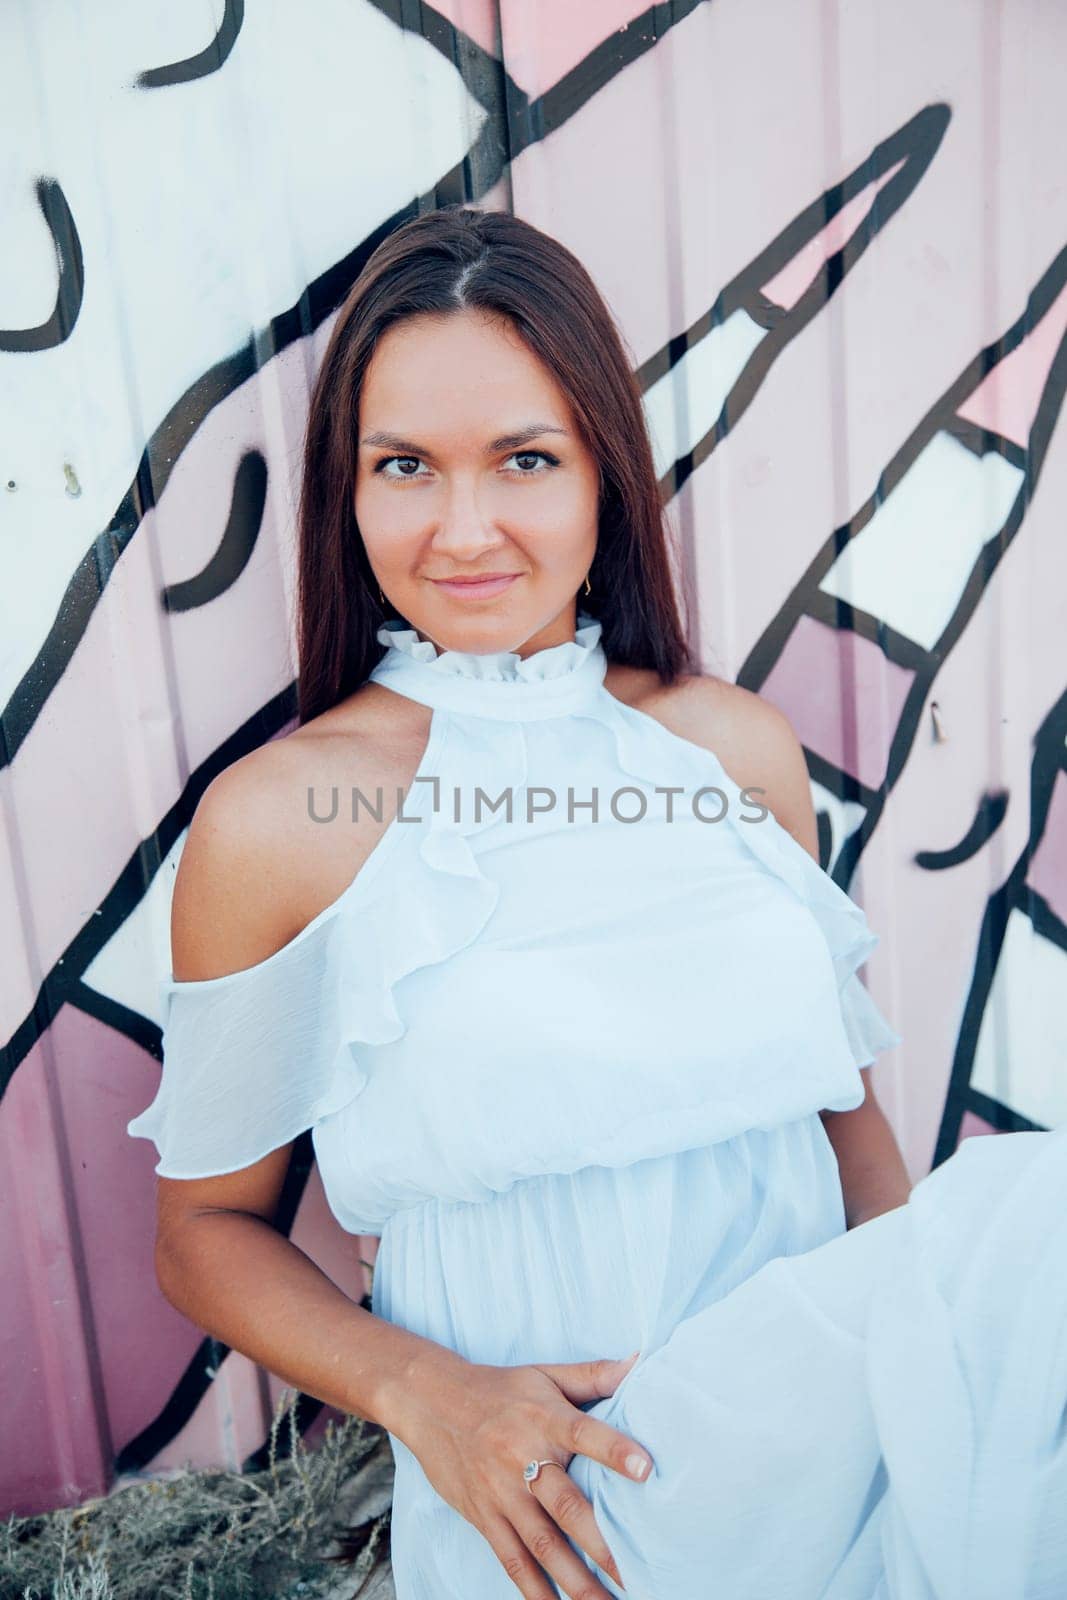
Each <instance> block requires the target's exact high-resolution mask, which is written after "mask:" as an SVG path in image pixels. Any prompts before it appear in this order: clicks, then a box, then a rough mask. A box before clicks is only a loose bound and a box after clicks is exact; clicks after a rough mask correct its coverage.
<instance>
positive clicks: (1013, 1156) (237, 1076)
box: [128, 615, 1067, 1600]
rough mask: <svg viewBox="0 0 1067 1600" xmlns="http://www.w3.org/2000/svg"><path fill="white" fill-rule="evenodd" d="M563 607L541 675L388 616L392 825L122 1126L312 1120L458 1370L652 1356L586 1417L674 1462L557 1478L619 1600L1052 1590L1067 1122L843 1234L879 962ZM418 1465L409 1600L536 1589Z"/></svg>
mask: <svg viewBox="0 0 1067 1600" xmlns="http://www.w3.org/2000/svg"><path fill="white" fill-rule="evenodd" d="M578 622H579V625H578V628H577V630H576V636H575V638H574V640H573V641H568V642H566V643H564V644H560V645H556V646H553V647H550V648H548V649H544V650H541V651H538V652H536V653H535V654H533V655H531V656H528V657H526V658H525V659H523V658H521V657H520V656H518V655H516V654H514V653H511V652H506V651H502V652H497V653H494V654H489V655H476V654H473V653H464V652H458V651H445V652H442V653H440V654H438V652H437V651H436V649H435V647H434V646H433V645H432V644H431V643H428V642H424V641H420V640H419V638H418V636H417V634H416V633H415V632H414V630H412V629H410V628H406V627H404V626H403V625H401V624H400V623H399V622H394V623H391V624H386V625H385V626H384V627H383V628H382V629H381V630H380V632H379V635H378V637H379V639H380V640H381V642H382V644H383V645H386V646H387V647H388V648H387V650H386V653H385V655H384V656H383V658H382V660H381V661H380V662H379V664H378V665H377V667H376V668H375V669H374V672H373V673H372V677H373V679H374V680H376V681H377V682H379V683H380V684H383V685H384V686H385V687H387V688H388V689H391V690H393V691H394V692H396V693H398V694H400V695H404V696H406V697H408V698H409V699H412V700H416V701H419V702H421V703H422V704H425V705H427V706H429V707H431V708H432V712H433V715H432V721H431V726H430V733H429V740H428V744H427V747H426V750H425V752H424V754H423V757H422V760H421V762H420V765H419V771H418V774H417V777H416V780H415V781H414V782H413V784H412V785H411V788H410V790H409V791H408V795H407V797H406V798H405V801H404V805H403V807H402V809H401V811H400V813H399V814H398V815H397V816H396V817H395V818H394V820H393V821H392V822H391V823H390V824H389V825H388V827H387V828H386V830H385V832H384V834H383V835H382V837H381V839H380V840H379V842H378V844H377V845H376V846H375V848H374V850H373V851H372V852H371V854H370V856H369V857H368V859H367V860H366V862H365V864H364V865H363V866H362V867H361V869H360V870H359V872H358V874H357V875H356V877H355V878H354V879H353V881H352V882H351V883H350V884H349V886H348V887H347V888H346V889H345V890H344V891H343V892H342V893H341V895H340V896H339V897H338V898H337V899H336V900H335V901H334V902H333V903H332V904H331V905H330V906H328V907H327V908H326V909H325V910H324V911H323V912H321V913H320V915H319V916H317V917H316V918H315V919H314V920H313V921H312V922H311V923H310V924H309V925H308V926H307V927H306V928H305V929H304V930H303V931H302V932H301V933H300V934H299V935H297V937H296V938H294V939H293V940H291V941H290V943H289V944H287V945H285V946H284V947H283V948H282V949H280V950H279V951H277V952H276V953H275V954H274V955H272V956H269V957H268V958H267V959H266V960H264V961H262V962H259V963H258V964H257V965H255V966H254V967H251V968H248V969H246V970H244V971H242V972H237V973H233V974H231V975H228V976H225V977H221V978H214V979H206V980H202V981H199V982H181V983H178V982H174V981H173V980H171V979H168V980H167V981H165V983H164V984H163V986H162V998H163V1002H164V1064H163V1074H162V1079H161V1084H160V1088H159V1092H158V1094H157V1096H156V1098H155V1099H154V1100H153V1102H152V1104H151V1105H150V1106H149V1107H148V1108H147V1110H146V1111H144V1112H142V1113H141V1115H140V1116H138V1117H136V1118H134V1120H133V1121H132V1122H130V1123H129V1125H128V1131H129V1133H131V1134H133V1135H135V1136H139V1137H147V1138H151V1139H152V1140H154V1142H155V1144H156V1146H157V1148H158V1150H159V1152H160V1161H159V1163H158V1165H157V1167H156V1171H157V1172H158V1173H160V1174H162V1175H164V1176H167V1177H172V1178H183V1177H184V1178H192V1177H203V1176H207V1175H210V1174H216V1173H223V1172H231V1171H234V1170H236V1169H237V1168H240V1167H243V1166H245V1165H247V1164H248V1163H250V1162H253V1161H255V1160H257V1159H259V1158H260V1157H261V1156H263V1155H265V1154H266V1153H267V1152H268V1151H269V1150H272V1149H274V1148H276V1147H277V1146H279V1145H281V1144H283V1143H286V1142H287V1141H289V1140H291V1139H293V1138H295V1136H296V1135H297V1134H298V1133H300V1132H301V1131H302V1130H303V1129H306V1128H311V1129H312V1130H313V1134H312V1137H313V1143H314V1148H315V1153H316V1158H317V1163H318V1167H319V1172H320V1175H321V1178H322V1182H323V1186H324V1188H325V1192H326V1195H327V1198H328V1201H329V1204H330V1207H331V1209H332V1210H333V1212H334V1214H335V1216H336V1217H337V1219H338V1221H339V1222H340V1224H341V1226H342V1227H344V1228H346V1229H348V1230H350V1231H352V1232H354V1233H371V1234H378V1235H380V1236H381V1242H380V1247H379V1252H378V1256H377V1261H376V1266H375V1274H374V1292H373V1306H374V1310H375V1311H376V1313H377V1314H378V1315H379V1316H382V1317H384V1318H387V1319H388V1320H390V1321H392V1322H395V1323H398V1324H401V1325H403V1326H404V1327H406V1328H410V1329H412V1330H414V1331H415V1332H417V1333H420V1334H422V1335H424V1336H426V1337H428V1338H430V1339H434V1340H436V1341H438V1342H439V1343H441V1344H443V1345H447V1346H448V1347H449V1348H451V1349H453V1350H456V1351H458V1352H459V1353H460V1354H462V1355H463V1356H465V1357H467V1358H468V1359H470V1360H473V1361H479V1362H491V1363H498V1364H512V1363H525V1362H532V1361H553V1362H562V1361H576V1360H581V1359H585V1358H589V1357H598V1356H625V1355H627V1354H628V1353H629V1352H630V1351H633V1350H635V1349H639V1350H640V1352H641V1354H640V1357H639V1359H638V1361H637V1362H636V1364H635V1365H634V1367H633V1369H632V1370H631V1371H630V1373H629V1374H628V1375H627V1377H626V1378H625V1379H624V1380H623V1383H622V1384H621V1385H620V1387H619V1389H618V1390H617V1391H616V1392H615V1394H614V1395H613V1396H611V1397H610V1398H609V1399H607V1400H604V1401H601V1402H599V1403H598V1404H597V1405H595V1406H593V1407H592V1410H593V1412H594V1414H596V1415H600V1416H603V1417H605V1418H606V1419H607V1420H609V1421H610V1422H611V1423H612V1424H613V1425H615V1426H617V1427H619V1428H620V1429H622V1431H624V1432H626V1433H627V1434H629V1435H630V1436H632V1437H635V1438H637V1439H639V1440H640V1441H641V1443H642V1444H644V1445H645V1446H646V1447H647V1449H648V1450H649V1452H650V1454H651V1455H652V1457H653V1460H654V1462H655V1468H654V1471H653V1474H652V1476H651V1477H650V1479H649V1480H648V1481H647V1482H646V1483H644V1484H634V1483H631V1482H629V1481H628V1480H626V1479H624V1478H622V1477H620V1476H619V1475H618V1474H615V1473H613V1472H611V1471H609V1470H608V1469H606V1468H602V1467H599V1466H598V1465H597V1464H596V1463H594V1462H591V1461H590V1460H589V1459H588V1458H586V1457H582V1456H576V1457H575V1458H574V1461H573V1462H572V1464H571V1473H572V1476H573V1477H574V1478H575V1480H576V1481H578V1482H579V1483H580V1484H581V1486H582V1488H583V1491H584V1492H585V1493H586V1494H587V1495H588V1496H589V1498H590V1499H591V1500H592V1501H593V1504H594V1507H595V1510H596V1515H597V1520H598V1522H599V1523H600V1525H601V1527H602V1529H603V1531H604V1533H605V1536H606V1538H607V1541H608V1544H609V1546H610V1548H611V1549H612V1552H613V1554H614V1555H615V1558H616V1560H617V1562H618V1564H619V1568H620V1571H621V1573H622V1576H623V1581H624V1583H625V1585H626V1595H627V1597H628V1600H639V1597H647V1600H653V1597H654V1600H696V1597H698V1596H701V1595H704V1594H710V1593H712V1592H714V1593H715V1594H717V1595H721V1596H723V1600H745V1597H748V1596H751V1597H752V1600H756V1597H759V1600H764V1597H766V1596H768V1595H771V1594H773V1595H774V1596H775V1600H789V1597H795V1600H876V1597H878V1600H881V1597H890V1596H892V1597H894V1600H897V1597H900V1600H904V1597H906V1600H928V1597H931V1596H935V1595H936V1596H937V1597H938V1600H942V1597H944V1600H948V1597H950V1596H951V1597H952V1600H956V1597H957V1596H958V1600H975V1597H976V1596H979V1595H986V1594H988V1595H989V1596H990V1600H993V1597H994V1596H995V1597H996V1600H1015V1597H1018V1600H1038V1597H1042V1600H1043V1597H1045V1596H1047V1597H1048V1600H1052V1597H1053V1596H1054V1595H1055V1596H1057V1597H1060V1600H1062V1597H1063V1596H1064V1595H1067V1516H1065V1512H1064V1509H1063V1508H1064V1504H1065V1502H1067V1443H1065V1438H1064V1432H1063V1430H1062V1428H1061V1426H1060V1425H1061V1423H1062V1417H1063V1407H1064V1403H1065V1401H1067V1259H1065V1258H1067V1241H1065V1234H1064V1226H1063V1218H1064V1215H1065V1206H1067V1173H1065V1168H1067V1161H1065V1149H1064V1142H1063V1138H1062V1137H1061V1136H1060V1135H1059V1134H1051V1133H1050V1134H1041V1133H1035V1134H1011V1135H1002V1136H1000V1137H998V1138H995V1139H994V1138H986V1139H980V1140H978V1139H976V1140H970V1141H968V1143H967V1144H966V1145H965V1146H964V1147H963V1148H962V1149H961V1150H960V1151H959V1152H958V1153H957V1154H956V1155H955V1156H954V1157H953V1158H952V1159H951V1160H950V1161H949V1162H947V1163H945V1165H944V1166H942V1167H941V1168H939V1169H938V1170H937V1172H935V1173H934V1174H932V1175H931V1176H930V1177H929V1178H928V1179H926V1180H925V1182H924V1183H923V1184H920V1185H919V1186H918V1187H917V1189H916V1190H915V1192H914V1194H913V1198H912V1201H911V1203H910V1204H909V1205H908V1206H905V1207H901V1208H899V1209H898V1210H897V1211H895V1212H892V1213H890V1214H889V1215H888V1216H886V1217H881V1218H878V1219H876V1220H875V1221H874V1222H871V1223H868V1224H865V1225H864V1226H863V1227H861V1228H856V1229H853V1230H851V1231H850V1232H848V1233H846V1232H845V1218H844V1209H843V1202H842V1194H841V1185H840V1177H839V1173H838V1168H837V1161H836V1158H835V1156H834V1152H833V1148H832V1146H831V1144H830V1142H829V1140H828V1138H827V1135H826V1132H825V1130H824V1128H823V1124H822V1120H821V1118H820V1117H819V1114H818V1113H819V1111H820V1109H829V1110H837V1111H843V1110H849V1109H851V1108H853V1107H855V1106H857V1105H859V1104H860V1103H861V1101H862V1099H863V1095H864V1086H863V1079H862V1069H863V1068H864V1067H866V1066H869V1065H870V1063H871V1062H872V1061H873V1060H874V1058H875V1055H876V1053H877V1052H879V1051H880V1050H882V1049H884V1048H886V1047H888V1046H890V1045H893V1044H896V1043H899V1042H900V1041H899V1039H898V1036H897V1035H896V1034H895V1033H894V1032H893V1030H892V1029H891V1028H890V1027H889V1026H888V1025H887V1023H886V1022H885V1020H884V1019H883V1017H882V1016H881V1014H880V1013H879V1011H878V1010H877V1008H876V1007H875V1005H874V1003H873V1001H872V1000H871V998H870V996H869V994H868V992H867V989H866V988H865V986H864V985H863V983H862V981H861V979H860V977H859V975H858V968H859V967H860V966H861V965H862V964H863V962H864V961H865V960H866V959H867V957H868V956H869V955H870V953H871V950H872V949H873V948H874V946H875V944H876V942H877V940H876V936H875V935H874V934H873V933H872V932H871V930H870V928H869V926H868V924H867V922H866V919H865V917H864V915H863V913H862V912H861V910H860V909H859V907H858V906H856V905H855V903H854V902H853V901H852V900H851V899H850V898H849V896H848V895H846V894H845V893H844V892H843V891H842V890H841V889H839V888H838V887H837V885H835V884H834V883H833V881H832V880H831V879H830V878H829V877H828V875H827V874H826V873H825V872H823V871H822V869H821V868H820V867H819V866H818V865H817V863H816V862H814V861H813V860H812V858H811V857H810V856H809V855H808V853H807V852H806V851H805V850H804V849H803V848H802V847H801V846H800V845H798V844H797V843H796V841H795V840H794V839H793V838H792V837H791V835H790V834H788V833H787V832H786V831H785V830H784V829H783V828H782V827H780V826H779V824H778V823H777V822H776V821H775V819H774V817H773V815H772V814H771V813H769V812H766V811H765V809H764V808H762V807H761V806H760V803H759V801H760V796H759V795H756V796H751V795H747V794H745V793H744V792H742V791H740V790H739V789H738V787H737V785H736V784H735V783H734V782H733V780H732V779H731V778H730V776H729V775H728V774H727V773H726V771H725V769H724V768H723V766H722V764H721V763H720V762H719V761H718V759H717V758H716V757H715V756H714V755H713V754H711V753H710V752H709V751H708V750H706V749H704V748H702V747H701V746H698V745H696V744H693V743H691V742H690V741H688V740H686V739H684V738H681V737H679V736H677V735H675V734H672V733H670V732H668V731H667V730H666V729H665V728H664V727H663V726H662V725H661V724H660V723H659V722H658V721H656V720H655V719H654V718H652V717H651V716H649V715H647V714H646V713H643V712H640V711H636V710H633V709H631V708H630V707H627V706H625V705H623V704H622V703H621V702H620V701H618V700H617V699H615V698H614V697H613V696H612V695H611V694H610V693H609V692H608V691H607V689H606V688H605V687H604V682H603V680H604V675H605V671H606V668H607V661H606V657H605V654H604V651H603V648H602V646H601V643H600V633H601V628H600V624H599V623H598V622H596V621H594V620H593V619H592V618H590V617H588V616H585V615H580V616H579V619H578ZM346 800H347V797H346ZM376 800H377V797H376V796H375V795H374V794H373V793H372V794H369V795H366V796H365V797H363V798H362V799H361V801H360V803H361V804H362V803H370V804H372V805H374V804H375V803H376ZM509 805H510V815H509ZM1042 1206H1043V1207H1045V1210H1044V1212H1043V1213H1042V1212H1041V1211H1040V1210H1035V1209H1032V1208H1035V1207H1042ZM1052 1207H1055V1208H1056V1209H1055V1212H1052V1210H1051V1208H1052ZM1041 1215H1044V1217H1045V1218H1046V1221H1047V1225H1044V1226H1042V1225H1039V1224H1038V1223H1037V1221H1036V1219H1037V1218H1038V1217H1039V1216H1041ZM1002 1286H1003V1288H1002ZM1009 1286H1011V1295H1010V1297H1009V1298H1007V1299H1005V1298H1004V1291H1006V1290H1007V1289H1008V1287H1009ZM1024 1306H1025V1307H1026V1308H1027V1310H1028V1313H1029V1315H1028V1316H1027V1317H1026V1318H1025V1319H1024V1317H1023V1312H1022V1308H1023V1307H1024ZM874 1308H877V1309H876V1311H875V1310H874ZM1009 1357H1011V1358H1012V1359H1011V1360H1009V1359H1008V1358H1009ZM1016 1357H1017V1358H1018V1359H1015V1358H1016ZM1042 1385H1043V1387H1042ZM1057 1408H1058V1409H1057ZM1057 1429H1060V1431H1057ZM392 1442H393V1448H394V1452H395V1455H396V1460H397V1474H396V1484H395V1490H394V1500H393V1522H392V1547H393V1567H394V1578H395V1583H396V1591H397V1596H398V1600H513V1597H514V1596H515V1595H516V1594H517V1592H518V1591H517V1589H516V1588H515V1586H514V1584H513V1583H512V1582H511V1580H510V1579H509V1578H508V1577H507V1576H506V1574H505V1573H504V1570H503V1568H502V1567H501V1565H500V1563H499V1562H498V1560H497V1558H496V1556H495V1555H494V1554H493V1552H492V1550H491V1549H490V1547H489V1545H488V1544H487V1542H486V1541H485V1540H484V1539H483V1538H482V1536H481V1534H480V1533H478V1531H477V1530H476V1529H475V1528H473V1527H472V1526H471V1525H470V1524H469V1523H467V1522H466V1521H465V1520H464V1519H463V1518H462V1517H461V1516H460V1515H459V1514H458V1513H457V1512H456V1511H454V1510H453V1509H452V1507H450V1506H449V1505H448V1504H447V1503H446V1502H445V1501H444V1500H442V1499H441V1498H440V1496H438V1495H437V1494H436V1492H435V1491H434V1490H433V1488H432V1487H431V1486H430V1484H429V1483H428V1481H427V1479H426V1477H425V1475H424V1474H423V1472H422V1469H421V1467H420V1465H419V1463H418V1461H417V1460H416V1459H415V1458H414V1456H413V1455H412V1454H411V1453H410V1451H408V1450H407V1449H406V1447H405V1446H404V1445H403V1444H402V1443H401V1441H399V1440H398V1439H396V1438H394V1439H393V1441H392ZM1004 1450H1008V1451H1010V1452H1011V1454H1010V1456H1009V1457H1007V1458H1004V1459H1002V1452H1003V1451H1004ZM991 1451H992V1452H993V1455H990V1452H991ZM994 1457H995V1459H994ZM1046 1495H1047V1496H1048V1499H1047V1502H1046V1498H1045V1497H1046ZM1057 1497H1058V1498H1057ZM990 1573H994V1574H995V1575H996V1576H997V1579H998V1584H997V1585H994V1586H993V1587H989V1586H988V1584H989V1574H990ZM598 1576H599V1577H600V1579H601V1582H602V1583H603V1584H604V1586H605V1588H607V1589H608V1590H609V1592H611V1593H613V1594H616V1595H618V1594H621V1591H620V1590H618V1589H617V1587H615V1586H613V1585H612V1583H611V1581H610V1580H609V1579H608V1578H607V1577H606V1576H605V1575H603V1574H598Z"/></svg>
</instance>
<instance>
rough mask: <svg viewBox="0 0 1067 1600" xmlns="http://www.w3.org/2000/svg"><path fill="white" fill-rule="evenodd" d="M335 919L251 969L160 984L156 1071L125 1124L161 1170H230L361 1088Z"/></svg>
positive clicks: (168, 1173)
mask: <svg viewBox="0 0 1067 1600" xmlns="http://www.w3.org/2000/svg"><path fill="white" fill-rule="evenodd" d="M337 930H338V917H337V916H336V915H335V914H333V908H330V912H329V914H324V915H323V917H322V918H320V919H316V921H315V922H314V923H312V924H309V926H308V927H307V928H305V929H304V932H303V933H302V934H301V935H298V937H297V938H296V939H295V940H293V941H291V942H290V943H289V944H288V945H285V946H283V948H282V949H281V950H279V951H277V952H276V953H275V954H274V955H272V956H269V957H268V958H267V959H266V960H265V961H261V962H259V963H258V964H257V965H256V966H254V967H250V968H247V969H245V970H244V971H241V972H235V973H231V974H228V975H226V976H223V977H219V978H205V979H202V980H198V981H190V982H176V981H175V980H174V979H173V978H168V979H165V980H164V981H163V982H162V983H161V985H160V991H159V992H160V1000H161V1011H162V1016H163V1071H162V1076H161V1078H160V1082H159V1087H158V1091H157V1093H156V1096H155V1098H154V1099H153V1101H152V1102H151V1104H150V1105H149V1106H148V1107H147V1108H146V1109H145V1110H144V1111H142V1112H141V1113H140V1115H139V1116H136V1117H134V1119H133V1120H132V1121H131V1122H129V1123H128V1124H127V1127H126V1131H127V1133H128V1134H130V1135H131V1136H132V1137H133V1138H140V1139H151V1140H152V1141H153V1143H154V1144H155V1146H156V1149H157V1151H158V1152H159V1157H160V1159H159V1162H158V1163H157V1165H156V1168H155V1171H156V1172H157V1173H158V1174H159V1175H160V1176H161V1177H165V1178H206V1177H213V1176H218V1175H220V1174H222V1173H226V1172H236V1171H238V1170H239V1169H240V1168H242V1167H246V1166H250V1165H251V1164H252V1163H253V1162H255V1161H258V1160H260V1159H261V1158H262V1157H263V1156H265V1155H267V1154H268V1153H269V1152H270V1151H271V1150H275V1149H277V1148H278V1147H279V1146H280V1145H283V1144H287V1143H288V1142H289V1141H290V1140H292V1139H294V1138H295V1137H296V1136H297V1134H299V1133H301V1132H303V1131H304V1130H305V1129H306V1128H310V1127H313V1126H314V1124H315V1123H316V1122H317V1121H319V1120H320V1119H321V1118H322V1117H325V1116H328V1115H330V1114H331V1113H332V1112H334V1111H338V1110H340V1109H341V1107H342V1106H344V1105H345V1104H346V1103H347V1102H348V1101H349V1100H351V1099H353V1098H354V1097H355V1096H356V1095H358V1094H359V1092H360V1090H361V1089H362V1087H363V1085H364V1083H365V1081H366V1072H365V1069H364V1068H363V1066H362V1065H361V1063H360V1061H359V1060H358V1059H357V1056H356V1054H355V1053H354V1051H353V1049H352V1046H351V1043H350V1042H349V1041H350V1038H351V1035H350V1034H349V1033H348V1032H347V1031H346V1030H345V1028H344V1026H343V1019H344V1011H343V1008H342V1007H341V1005H340V1004H339V987H338V986H339V978H340V963H341V952H340V948H339V940H338V937H337Z"/></svg>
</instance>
